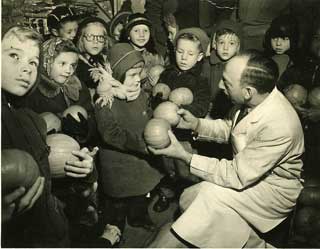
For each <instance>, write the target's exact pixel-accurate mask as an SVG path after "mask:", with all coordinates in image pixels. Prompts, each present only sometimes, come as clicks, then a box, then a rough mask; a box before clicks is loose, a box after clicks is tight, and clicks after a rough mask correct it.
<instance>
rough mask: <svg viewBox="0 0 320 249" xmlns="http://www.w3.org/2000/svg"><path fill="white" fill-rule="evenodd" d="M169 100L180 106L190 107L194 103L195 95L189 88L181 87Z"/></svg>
mask: <svg viewBox="0 0 320 249" xmlns="http://www.w3.org/2000/svg"><path fill="white" fill-rule="evenodd" d="M169 100H170V101H171V102H173V103H175V104H177V105H178V106H181V105H190V104H191V103H192V102H193V94H192V92H191V90H190V89H189V88H186V87H179V88H177V89H174V90H173V91H172V92H171V93H170V95H169Z"/></svg>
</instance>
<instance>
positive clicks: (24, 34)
mask: <svg viewBox="0 0 320 249" xmlns="http://www.w3.org/2000/svg"><path fill="white" fill-rule="evenodd" d="M12 36H14V37H16V38H18V39H19V40H20V41H25V40H32V41H35V42H36V43H37V44H39V45H40V44H42V42H43V37H42V35H41V34H40V33H38V32H37V31H35V30H33V29H31V28H29V27H25V26H13V27H11V28H10V29H9V30H7V31H6V32H5V33H4V35H3V36H2V41H4V40H5V39H8V38H10V37H12Z"/></svg>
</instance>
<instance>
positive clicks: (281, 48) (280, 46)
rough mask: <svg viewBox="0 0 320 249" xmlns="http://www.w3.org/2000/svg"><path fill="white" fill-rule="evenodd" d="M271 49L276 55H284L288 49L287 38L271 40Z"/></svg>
mask: <svg viewBox="0 0 320 249" xmlns="http://www.w3.org/2000/svg"><path fill="white" fill-rule="evenodd" d="M271 47H272V49H273V51H274V52H275V53H276V54H284V53H285V52H287V51H288V50H289V49H290V39H289V37H275V38H271Z"/></svg>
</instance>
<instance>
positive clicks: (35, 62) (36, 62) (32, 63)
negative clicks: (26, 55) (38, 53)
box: [30, 61, 39, 67]
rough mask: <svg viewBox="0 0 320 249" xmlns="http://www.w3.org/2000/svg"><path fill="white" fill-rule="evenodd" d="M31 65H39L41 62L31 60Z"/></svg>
mask: <svg viewBox="0 0 320 249" xmlns="http://www.w3.org/2000/svg"><path fill="white" fill-rule="evenodd" d="M30 65H32V66H34V67H38V66H39V62H38V61H30Z"/></svg>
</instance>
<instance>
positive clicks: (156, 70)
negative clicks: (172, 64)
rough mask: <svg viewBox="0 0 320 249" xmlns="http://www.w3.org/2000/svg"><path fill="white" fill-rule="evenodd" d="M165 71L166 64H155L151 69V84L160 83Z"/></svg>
mask: <svg viewBox="0 0 320 249" xmlns="http://www.w3.org/2000/svg"><path fill="white" fill-rule="evenodd" d="M163 71H164V66H162V65H154V66H153V67H151V68H150V70H149V78H150V84H151V85H152V86H155V85H156V84H157V83H158V80H159V78H160V75H161V73H162V72H163Z"/></svg>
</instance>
